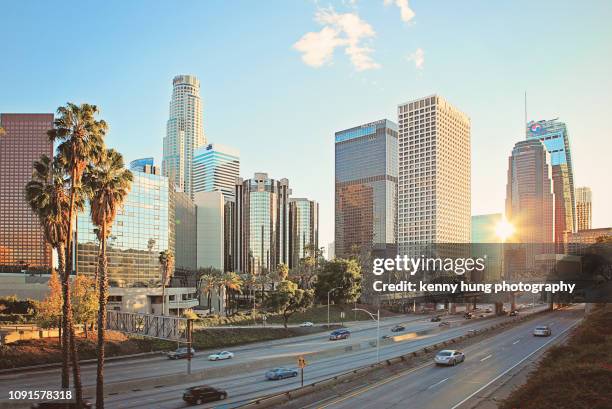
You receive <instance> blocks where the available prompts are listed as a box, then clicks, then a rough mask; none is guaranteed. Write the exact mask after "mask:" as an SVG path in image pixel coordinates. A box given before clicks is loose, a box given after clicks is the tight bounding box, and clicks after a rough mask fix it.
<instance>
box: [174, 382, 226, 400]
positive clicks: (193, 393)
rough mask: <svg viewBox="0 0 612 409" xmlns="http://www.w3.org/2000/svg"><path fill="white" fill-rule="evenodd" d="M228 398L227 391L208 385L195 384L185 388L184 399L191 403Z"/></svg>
mask: <svg viewBox="0 0 612 409" xmlns="http://www.w3.org/2000/svg"><path fill="white" fill-rule="evenodd" d="M225 398H227V392H226V391H223V390H221V389H217V388H213V387H212V386H208V385H201V386H193V387H191V388H187V389H185V392H183V400H184V401H185V402H187V403H189V404H191V405H197V404H199V403H205V402H214V401H217V400H223V399H225Z"/></svg>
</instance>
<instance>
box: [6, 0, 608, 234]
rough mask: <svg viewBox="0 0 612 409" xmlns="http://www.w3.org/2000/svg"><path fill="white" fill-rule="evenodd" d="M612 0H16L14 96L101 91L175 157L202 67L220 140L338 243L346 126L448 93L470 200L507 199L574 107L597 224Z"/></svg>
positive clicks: (113, 134) (136, 130) (485, 203)
mask: <svg viewBox="0 0 612 409" xmlns="http://www.w3.org/2000/svg"><path fill="white" fill-rule="evenodd" d="M611 20H612V3H611V2H609V1H606V0H601V1H595V0H594V1H588V2H576V1H571V2H570V1H559V0H557V1H552V0H551V1H549V0H538V1H532V0H514V1H506V2H502V1H489V0H481V1H477V0H474V1H470V2H461V1H448V0H447V1H441V0H409V1H407V0H360V1H359V0H357V1H350V0H344V1H341V0H339V1H329V2H325V1H312V0H291V1H289V0H266V1H260V2H253V1H249V0H244V1H239V0H206V1H204V0H202V1H136V0H133V1H105V2H77V1H74V2H71V1H62V2H48V1H42V0H38V1H36V0H31V1H21V2H15V1H10V0H0V39H1V41H0V112H5V113H6V112H53V111H55V110H56V109H57V107H58V106H60V105H63V104H65V103H66V102H67V101H71V102H75V103H82V102H88V103H93V104H96V105H98V106H99V107H100V109H101V111H102V117H103V118H104V119H105V120H106V121H107V122H108V123H109V124H110V133H109V135H108V137H107V145H108V146H110V147H113V148H116V149H117V150H119V151H120V152H122V153H123V154H124V156H125V158H126V161H130V160H132V159H135V158H139V157H144V156H154V157H155V158H156V160H157V162H158V164H161V158H162V138H163V137H164V135H165V132H166V121H167V119H168V103H169V101H170V96H171V92H172V78H173V77H174V76H175V75H177V74H193V75H196V76H197V77H198V78H199V79H200V82H201V95H202V98H203V102H204V128H205V133H206V136H207V139H208V142H217V143H222V144H226V145H231V146H234V147H236V148H238V149H239V150H240V151H241V176H242V177H245V178H248V177H251V176H252V175H253V173H254V172H267V173H269V174H270V176H271V177H273V178H277V179H280V178H283V177H286V178H288V179H289V181H290V186H291V188H292V190H293V195H294V196H295V197H308V198H311V199H314V200H317V201H319V202H320V212H321V221H320V243H321V245H327V243H329V242H331V241H333V234H334V233H333V225H334V223H333V220H334V132H336V131H339V130H343V129H347V128H350V127H353V126H357V125H361V124H363V123H367V122H371V121H374V120H378V119H382V118H388V119H390V120H393V121H396V120H397V113H396V110H397V105H398V104H400V103H402V102H405V101H408V100H412V99H415V98H419V97H423V96H426V95H430V94H434V93H437V94H440V95H442V96H444V97H445V98H446V99H447V100H448V101H449V102H451V103H452V104H454V105H455V106H456V107H458V108H459V109H460V110H462V111H463V112H465V113H466V114H467V115H468V116H469V117H470V118H471V137H472V214H483V213H496V212H502V211H503V207H504V199H505V188H506V172H507V160H508V156H509V155H510V153H511V150H512V147H513V145H514V144H515V143H516V142H517V141H519V140H521V139H523V138H524V128H523V124H524V115H525V114H524V111H525V108H524V92H527V113H528V119H529V120H531V119H535V120H539V119H552V118H557V117H558V118H560V119H561V120H562V121H564V122H566V123H567V126H568V129H569V133H570V143H571V148H572V159H573V164H574V175H575V183H576V186H583V185H586V186H590V187H591V188H592V190H593V225H594V227H608V226H612V212H610V210H611V209H612V190H611V189H610V176H611V171H610V164H609V161H610V152H612V132H611V131H610V121H609V116H610V114H611V108H612V81H611V80H610V73H612V42H611V41H610V39H612V25H611V24H609V22H610V21H611Z"/></svg>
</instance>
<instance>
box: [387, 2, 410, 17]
mask: <svg viewBox="0 0 612 409" xmlns="http://www.w3.org/2000/svg"><path fill="white" fill-rule="evenodd" d="M392 3H395V5H396V6H397V7H399V9H400V17H401V18H402V21H404V22H406V23H408V22H409V21H410V20H412V19H413V18H414V16H415V14H414V11H413V10H412V9H411V8H410V5H409V4H408V0H385V6H388V5H390V4H392Z"/></svg>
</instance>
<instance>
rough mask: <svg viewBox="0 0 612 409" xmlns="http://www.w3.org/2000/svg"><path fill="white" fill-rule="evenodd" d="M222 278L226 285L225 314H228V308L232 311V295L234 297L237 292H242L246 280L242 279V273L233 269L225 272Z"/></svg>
mask: <svg viewBox="0 0 612 409" xmlns="http://www.w3.org/2000/svg"><path fill="white" fill-rule="evenodd" d="M221 280H222V283H223V286H224V287H225V314H226V315H227V311H228V309H229V311H230V313H231V312H232V309H231V306H230V297H232V296H233V295H234V294H236V293H238V294H240V293H242V286H243V284H244V282H243V281H242V278H241V277H240V275H238V274H237V273H235V272H233V271H230V272H228V273H225V274H223V276H221ZM228 307H229V308H228Z"/></svg>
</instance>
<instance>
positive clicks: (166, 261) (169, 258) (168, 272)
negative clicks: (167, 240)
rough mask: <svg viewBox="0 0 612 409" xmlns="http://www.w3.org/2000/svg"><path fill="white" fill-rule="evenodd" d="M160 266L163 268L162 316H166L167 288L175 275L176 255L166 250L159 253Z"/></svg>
mask: <svg viewBox="0 0 612 409" xmlns="http://www.w3.org/2000/svg"><path fill="white" fill-rule="evenodd" d="M159 264H160V265H161V268H162V315H166V287H167V286H168V285H169V284H170V280H171V279H172V276H173V275H174V253H173V252H172V250H164V251H162V252H160V253H159Z"/></svg>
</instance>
